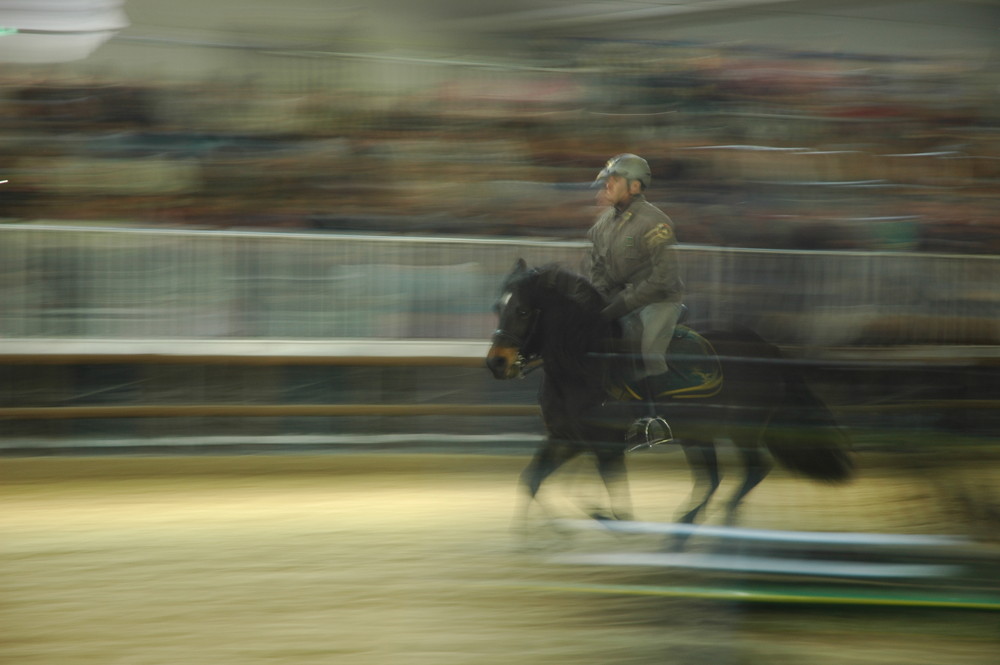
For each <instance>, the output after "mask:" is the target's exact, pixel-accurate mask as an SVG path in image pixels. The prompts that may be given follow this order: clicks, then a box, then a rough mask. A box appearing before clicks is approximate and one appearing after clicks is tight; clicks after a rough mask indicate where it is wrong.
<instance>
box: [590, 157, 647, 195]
mask: <svg viewBox="0 0 1000 665" xmlns="http://www.w3.org/2000/svg"><path fill="white" fill-rule="evenodd" d="M613 175H618V176H621V177H623V178H625V179H626V180H629V181H631V180H638V181H639V182H641V183H642V188H643V189H646V188H647V187H649V183H650V182H652V181H653V174H652V173H651V172H650V170H649V163H648V162H646V160H645V159H643V158H642V157H640V156H639V155H633V154H632V153H630V152H626V153H623V154H621V155H615V156H614V157H612V158H611V159H609V160H608V163H607V164H605V165H604V168H603V169H601V172H600V173H598V174H597V178H596V179H595V180H594V184H593V186H594V187H597V186H598V185H603V184H604V181H605V180H607V179H608V178H609V177H610V176H613Z"/></svg>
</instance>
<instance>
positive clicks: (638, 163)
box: [587, 153, 684, 442]
mask: <svg viewBox="0 0 1000 665" xmlns="http://www.w3.org/2000/svg"><path fill="white" fill-rule="evenodd" d="M651 181H652V173H651V171H650V169H649V164H648V163H647V162H646V160H645V159H643V158H642V157H639V156H638V155H633V154H631V153H624V154H621V155H617V156H615V157H612V158H611V159H610V160H608V162H607V164H606V165H605V167H604V169H602V170H601V172H600V173H598V174H597V178H596V180H595V181H594V186H595V187H602V188H603V189H602V190H601V192H600V196H599V199H600V200H603V201H604V202H606V203H607V204H608V206H609V207H608V208H607V209H606V210H604V211H603V212H602V213H601V215H600V216H599V217H598V219H597V222H596V223H595V224H594V225H593V226H592V227H591V229H590V230H589V231H588V232H587V238H588V239H589V240H590V242H591V246H592V248H591V255H590V258H591V262H590V279H591V281H592V282H593V284H594V286H595V287H597V289H598V290H599V291H600V292H601V294H602V295H604V297H605V298H607V300H608V305H607V307H605V308H604V310H603V311H602V312H601V316H603V317H604V318H605V319H607V320H609V321H613V320H616V319H621V320H622V324H623V329H625V330H630V329H635V328H638V329H640V330H641V333H640V336H639V342H640V354H641V362H639V363H636V366H635V372H634V374H633V376H632V378H633V379H634V380H644V381H645V382H646V384H647V390H646V392H647V395H649V399H650V400H651V401H652V395H651V391H650V390H649V389H648V384H649V382H648V377H651V376H655V375H658V374H662V373H664V372H666V371H667V363H666V357H665V356H666V352H667V347H668V346H669V345H670V340H671V338H672V337H673V334H674V327H675V326H676V325H677V320H678V318H679V317H680V314H681V309H682V298H683V295H684V284H683V282H682V281H681V277H680V264H679V257H678V252H677V249H676V246H677V237H676V236H675V235H674V225H673V222H672V221H671V220H670V218H669V217H668V216H667V215H666V214H665V213H664V212H663V211H662V210H660V209H659V208H657V207H656V206H654V205H653V204H652V203H650V202H649V201H647V200H646V197H645V194H644V192H645V190H646V189H647V188H648V187H649V185H650V182H651ZM656 421H659V422H656ZM651 423H652V426H653V429H652V431H651V430H650V426H651ZM660 424H662V427H663V428H665V429H666V432H667V433H669V427H668V426H667V425H666V422H664V421H662V419H659V418H656V416H655V412H653V411H652V403H651V404H650V417H649V418H641V419H640V420H639V421H636V423H635V424H634V427H633V429H634V428H636V427H638V428H640V429H641V430H642V431H643V432H644V433H645V434H646V435H647V436H646V438H647V439H663V438H664V437H663V436H659V435H658V430H659V429H660ZM630 432H631V430H630ZM666 438H669V436H668V437H666ZM650 442H651V441H650ZM657 442H659V441H657Z"/></svg>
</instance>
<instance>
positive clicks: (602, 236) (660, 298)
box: [587, 194, 684, 316]
mask: <svg viewBox="0 0 1000 665" xmlns="http://www.w3.org/2000/svg"><path fill="white" fill-rule="evenodd" d="M587 237H588V239H589V240H590V242H591V244H592V249H591V269H590V278H591V281H592V282H593V283H594V286H596V287H597V289H598V290H599V291H600V292H601V293H602V294H603V295H604V296H605V297H606V298H608V300H609V301H610V302H611V303H612V307H613V308H614V310H616V311H617V312H620V313H619V314H618V316H624V315H625V314H627V313H629V312H633V311H635V310H637V309H640V308H642V307H645V306H646V305H648V304H650V303H654V302H672V303H678V304H680V303H681V300H682V299H683V296H684V284H683V282H682V281H681V277H680V264H679V258H678V252H677V237H676V236H675V235H674V225H673V222H672V221H670V218H669V217H667V215H666V214H664V213H663V211H662V210H660V209H659V208H657V207H656V206H654V205H653V204H651V203H649V202H648V201H646V198H645V197H644V196H642V195H641V194H640V195H637V196H635V197H634V198H633V200H632V202H631V203H630V204H629V206H628V208H626V209H625V210H624V211H622V212H621V213H619V211H618V210H617V209H615V208H609V209H608V210H606V211H605V212H604V213H602V214H601V216H600V217H599V218H598V219H597V222H596V223H595V224H594V226H593V227H591V229H590V231H589V232H588V233H587Z"/></svg>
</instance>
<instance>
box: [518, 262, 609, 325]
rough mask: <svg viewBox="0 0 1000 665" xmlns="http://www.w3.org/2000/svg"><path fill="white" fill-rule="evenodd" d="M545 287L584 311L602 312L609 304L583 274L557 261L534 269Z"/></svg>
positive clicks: (537, 277) (590, 312) (540, 282)
mask: <svg viewBox="0 0 1000 665" xmlns="http://www.w3.org/2000/svg"><path fill="white" fill-rule="evenodd" d="M532 272H533V273H534V274H535V277H536V279H537V280H538V283H539V284H540V285H542V286H543V288H546V289H551V290H552V291H553V292H554V293H555V294H557V295H561V296H563V297H565V298H566V300H567V301H568V302H569V303H572V304H574V305H577V306H579V307H580V308H581V309H582V311H583V312H585V313H588V314H592V313H595V312H600V311H601V309H603V308H604V306H605V305H606V304H607V303H606V302H605V300H604V296H602V295H601V294H600V292H599V291H598V290H597V288H596V287H595V286H594V285H593V284H591V283H590V280H588V279H587V278H586V277H584V276H583V275H580V274H579V273H576V272H573V271H572V270H568V269H566V268H564V267H562V266H561V265H559V264H557V263H550V264H546V265H544V266H541V267H539V268H536V269H535V270H534V271H532Z"/></svg>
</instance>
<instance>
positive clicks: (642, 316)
mask: <svg viewBox="0 0 1000 665" xmlns="http://www.w3.org/2000/svg"><path fill="white" fill-rule="evenodd" d="M680 314H681V305H680V303H674V302H654V303H650V304H649V305H646V306H645V307H643V308H642V309H640V310H639V312H638V318H639V323H640V324H641V325H642V333H641V337H640V353H641V354H642V367H640V368H639V370H638V373H637V376H636V377H635V378H637V379H639V378H643V377H646V376H655V375H656V374H662V373H664V372H666V371H667V359H666V354H667V347H668V346H670V340H671V339H673V336H674V327H675V326H676V325H677V319H678V318H679V317H680Z"/></svg>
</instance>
